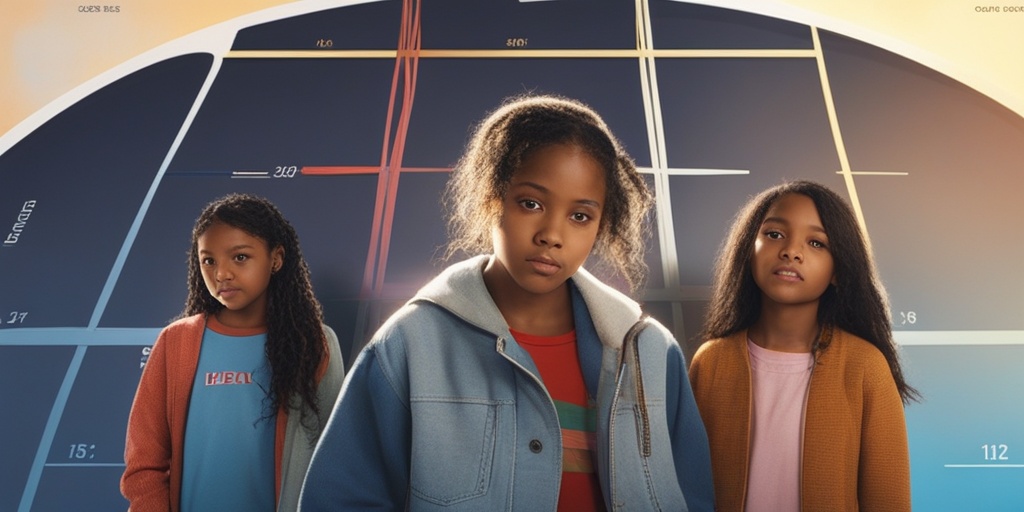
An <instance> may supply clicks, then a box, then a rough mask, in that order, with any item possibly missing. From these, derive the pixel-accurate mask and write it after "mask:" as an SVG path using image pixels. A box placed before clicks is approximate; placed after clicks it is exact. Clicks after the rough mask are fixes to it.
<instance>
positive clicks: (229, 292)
mask: <svg viewBox="0 0 1024 512" xmlns="http://www.w3.org/2000/svg"><path fill="white" fill-rule="evenodd" d="M237 294H238V288H222V289H220V290H217V296H218V297H220V298H222V299H230V298H231V297H233V296H235V295H237Z"/></svg>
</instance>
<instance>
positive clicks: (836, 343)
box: [820, 330, 895, 389]
mask: <svg viewBox="0 0 1024 512" xmlns="http://www.w3.org/2000/svg"><path fill="white" fill-rule="evenodd" d="M833 350H834V353H833V354H829V352H833ZM820 362H821V364H822V366H823V367H828V366H832V367H834V368H835V369H836V371H837V372H838V373H839V374H841V375H843V377H842V378H843V379H844V380H845V382H846V384H847V385H853V384H854V383H855V382H859V383H860V385H861V386H865V388H866V389H867V388H875V387H878V386H882V387H884V388H886V389H888V388H895V381H894V379H893V377H892V371H891V370H890V369H889V362H888V361H887V360H886V359H885V356H884V355H883V354H882V352H881V351H880V350H879V349H878V347H876V346H875V345H874V344H872V343H871V342H869V341H867V340H865V339H863V338H861V337H859V336H856V335H854V334H851V333H849V332H846V331H841V330H840V331H836V338H835V339H834V340H833V342H832V346H830V347H829V348H828V349H826V350H825V351H824V352H823V353H822V354H821V358H820Z"/></svg>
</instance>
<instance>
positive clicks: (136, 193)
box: [0, 54, 211, 328]
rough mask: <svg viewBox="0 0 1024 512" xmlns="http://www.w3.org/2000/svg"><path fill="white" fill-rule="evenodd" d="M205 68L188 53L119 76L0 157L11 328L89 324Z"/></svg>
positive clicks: (1, 300)
mask: <svg viewBox="0 0 1024 512" xmlns="http://www.w3.org/2000/svg"><path fill="white" fill-rule="evenodd" d="M210 62H211V57H210V55H207V54H192V55H186V56H182V57H176V58H173V59H168V60H166V61H163V62H160V63H158V64H154V65H152V66H149V67H148V68H145V69H142V70H139V71H137V72H135V73H132V74H131V75H128V76H125V77H124V78H121V79H120V80H117V81H115V82H114V83H112V84H110V85H108V86H106V87H104V88H103V89H100V90H99V91H97V92H95V93H93V94H91V95H90V96H88V97H86V98H84V99H82V100H81V101H79V102H78V103H76V104H74V105H72V106H71V107H69V108H68V109H67V110H65V111H63V112H61V113H60V114H59V115H57V116H55V117H54V118H52V119H50V120H49V121H48V122H47V123H46V124H44V125H42V126H41V127H39V128H38V129H37V130H35V131H34V132H32V133H31V134H29V135H28V136H27V137H25V138H24V139H22V140H21V141H20V142H18V143H17V144H16V145H15V146H14V147H12V148H11V149H10V150H8V151H6V152H4V153H3V154H2V155H0V218H3V219H4V221H5V224H6V222H7V221H8V219H9V220H10V221H11V222H12V223H13V222H14V221H15V220H16V219H23V225H22V229H21V231H20V233H18V234H19V235H20V236H19V237H18V238H17V242H16V243H15V244H10V245H8V244H7V243H6V242H5V243H4V245H2V246H0V290H2V292H0V311H2V312H10V311H18V312H26V313H28V314H27V315H26V316H25V318H24V321H22V322H18V323H17V324H16V326H17V327H58V326H80V327H85V326H86V325H88V324H89V320H90V315H92V312H93V308H94V307H95V305H96V300H97V298H98V297H99V294H100V291H101V290H102V288H103V284H104V282H105V281H106V279H107V275H108V274H109V273H110V269H111V267H112V266H113V263H114V259H115V257H116V256H117V253H118V250H119V249H120V248H121V244H122V242H123V241H124V236H125V233H126V232H127V230H128V228H129V226H130V225H131V223H132V220H133V219H134V218H135V214H136V212H137V211H138V208H139V205H140V203H141V202H142V199H143V197H144V196H145V194H146V192H147V190H148V189H149V187H150V184H151V183H152V182H153V179H154V177H155V176H156V174H157V171H158V170H159V168H160V164H161V162H162V161H163V160H164V157H165V156H166V155H167V152H168V151H169V149H170V147H171V142H172V141H173V140H174V137H175V136H176V135H177V133H178V130H179V129H180V128H181V124H182V122H183V121H184V119H185V115H186V114H187V113H188V110H189V108H190V107H191V106H192V103H193V102H194V101H195V97H196V93H197V92H198V90H199V86H200V85H201V84H202V83H203V80H204V79H205V78H206V74H207V73H208V71H209V68H210ZM30 201H31V202H32V206H31V207H27V206H26V205H27V204H28V202H30ZM23 212H24V213H23ZM8 227H9V226H4V228H8ZM11 229H12V231H11V232H12V233H13V232H14V229H15V228H11ZM5 235H7V236H6V237H5V238H4V240H9V238H10V237H9V234H8V233H6V232H5V233H4V234H3V235H0V236H5ZM41 262H45V265H42V266H41ZM3 327H11V325H9V324H7V323H3V324H0V328H3Z"/></svg>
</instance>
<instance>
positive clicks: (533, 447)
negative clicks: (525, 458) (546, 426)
mask: <svg viewBox="0 0 1024 512" xmlns="http://www.w3.org/2000/svg"><path fill="white" fill-rule="evenodd" d="M542 450H544V444H543V443H541V442H540V440H537V439H534V440H533V441H530V451H531V452H533V453H540V452H541V451H542Z"/></svg>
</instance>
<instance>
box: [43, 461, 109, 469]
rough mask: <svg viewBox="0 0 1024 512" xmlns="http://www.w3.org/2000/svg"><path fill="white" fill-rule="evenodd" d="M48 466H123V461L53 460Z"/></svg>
mask: <svg viewBox="0 0 1024 512" xmlns="http://www.w3.org/2000/svg"><path fill="white" fill-rule="evenodd" d="M46 467H48V468H123V467H124V463H123V462H77V463H76V462H68V463H63V462H53V463H50V464H46Z"/></svg>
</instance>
